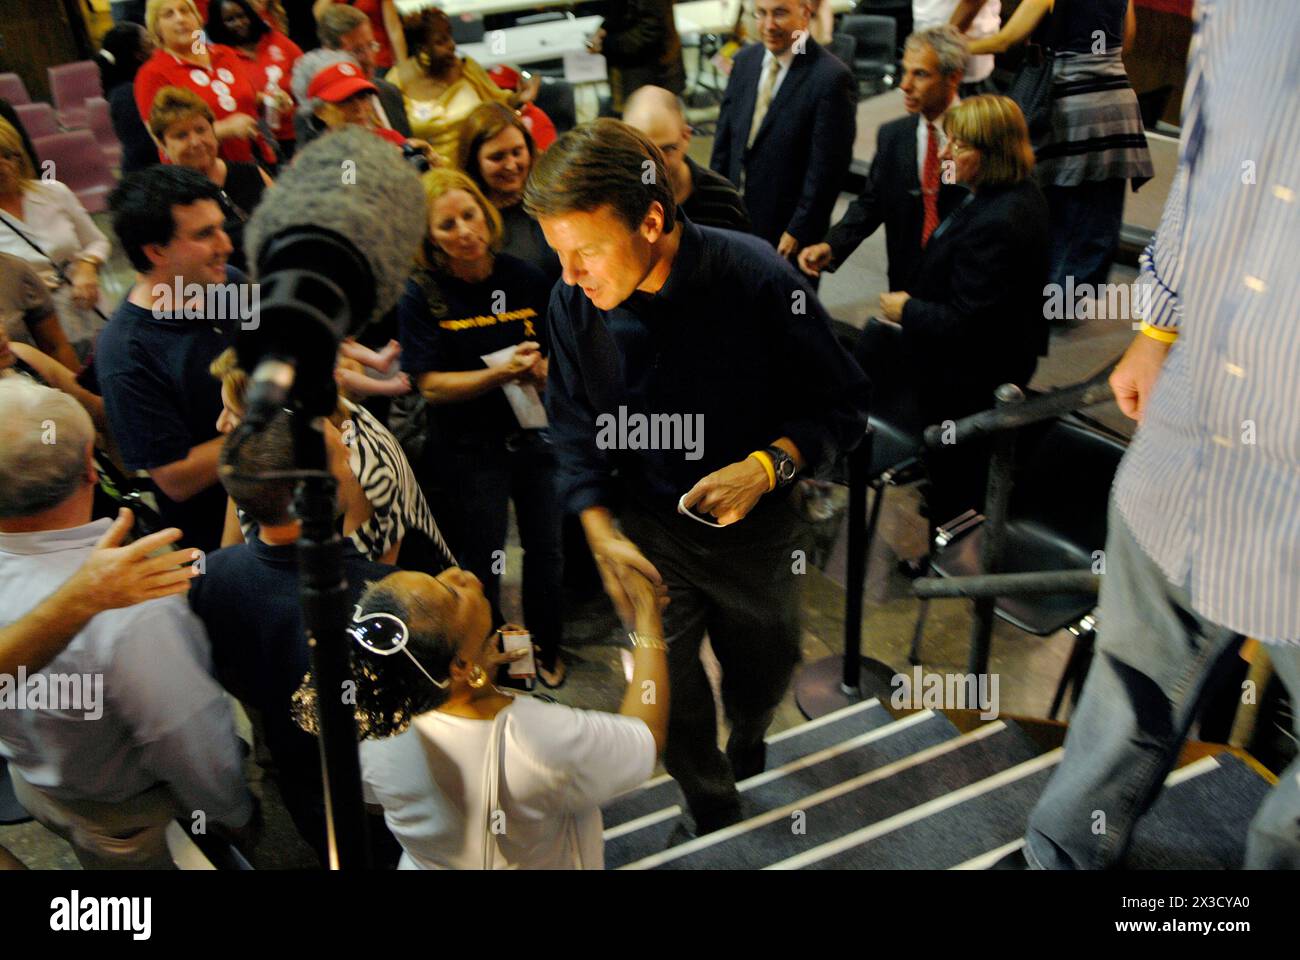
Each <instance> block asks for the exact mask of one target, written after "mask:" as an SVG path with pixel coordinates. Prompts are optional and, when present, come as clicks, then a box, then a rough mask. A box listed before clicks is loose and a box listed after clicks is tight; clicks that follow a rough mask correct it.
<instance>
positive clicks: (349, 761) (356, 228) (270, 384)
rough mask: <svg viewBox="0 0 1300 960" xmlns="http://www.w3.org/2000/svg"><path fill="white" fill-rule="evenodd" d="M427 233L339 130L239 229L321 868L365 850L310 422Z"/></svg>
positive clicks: (401, 169)
mask: <svg viewBox="0 0 1300 960" xmlns="http://www.w3.org/2000/svg"><path fill="white" fill-rule="evenodd" d="M427 229H428V228H427V222H426V220H425V213H424V196H423V191H422V190H421V187H420V181H419V178H418V177H417V176H416V174H415V173H414V171H413V170H412V169H411V167H410V166H409V165H408V164H406V163H405V162H404V161H403V160H402V159H401V155H400V153H399V152H398V151H397V150H395V149H394V148H393V146H392V144H389V143H387V142H385V141H384V140H382V139H380V138H378V137H376V136H374V134H372V133H371V132H370V131H368V130H363V129H361V128H349V129H347V130H343V131H339V132H334V133H329V134H326V135H325V136H323V137H321V138H320V139H319V140H317V141H315V142H313V143H311V144H309V145H308V146H306V147H305V148H304V149H303V150H302V151H300V152H299V154H298V156H297V157H295V159H294V163H293V165H292V166H291V167H289V169H288V170H286V171H285V172H284V173H283V174H282V175H281V177H280V180H279V181H278V182H277V184H276V185H275V186H274V187H273V188H271V189H270V190H268V191H267V195H266V198H265V199H264V200H263V201H262V203H261V204H260V205H259V206H258V209H257V211H256V212H255V213H254V214H253V217H252V218H251V219H250V221H249V224H248V228H247V229H246V231H245V242H246V246H247V253H248V254H249V260H250V262H253V263H255V264H256V273H257V278H258V283H259V288H260V289H259V301H260V311H259V317H258V322H257V324H255V325H254V326H253V327H252V328H251V329H248V330H245V331H244V332H243V333H241V334H240V336H239V338H238V340H237V342H236V349H237V352H238V355H239V361H240V366H241V367H243V369H245V370H248V371H250V372H252V374H253V376H252V383H251V385H250V389H249V395H248V404H247V408H248V409H247V412H246V417H245V424H244V425H243V426H241V429H244V428H247V429H249V430H256V429H259V428H260V426H264V425H265V424H266V423H268V422H269V421H270V419H271V417H273V416H274V415H275V414H276V412H277V411H278V410H280V409H281V408H282V407H284V406H286V404H287V405H288V406H289V407H290V408H291V409H292V412H293V417H292V423H293V427H292V429H293V444H294V461H295V466H296V469H295V471H294V474H295V475H297V476H300V477H301V482H300V484H299V486H298V489H297V491H296V497H295V500H294V505H295V511H296V513H297V515H298V518H299V519H300V520H301V522H302V531H301V534H300V535H299V539H298V569H299V592H300V598H301V604H302V619H303V627H304V629H305V630H306V633H307V637H308V643H309V645H310V651H311V665H312V675H313V677H314V678H315V685H316V709H317V736H318V743H319V746H320V755H321V776H322V780H323V784H324V788H325V821H326V831H327V834H326V840H327V850H328V856H329V863H328V864H327V866H328V867H329V868H330V869H336V870H337V869H366V868H368V867H369V866H370V844H369V838H368V830H367V825H366V814H365V803H364V801H363V799H362V793H361V759H360V752H359V751H358V748H357V729H356V717H355V714H354V711H353V703H354V698H351V697H348V696H346V693H347V691H348V687H347V686H346V684H347V683H348V682H349V681H351V680H352V679H353V677H352V667H351V656H350V654H351V650H350V648H349V644H350V642H351V641H350V640H349V639H348V636H347V634H346V632H345V629H346V625H347V623H348V620H349V617H350V614H351V611H350V610H349V609H348V604H347V599H348V584H347V581H346V579H345V578H344V573H343V541H342V540H341V538H340V537H339V534H338V529H337V527H336V525H335V494H336V488H337V484H336V482H335V480H334V478H333V477H332V476H331V475H330V473H329V470H328V457H327V452H326V447H325V429H324V419H325V418H327V417H330V416H333V414H334V412H335V410H336V409H337V405H338V391H337V386H336V384H335V381H334V363H335V356H336V351H337V349H338V342H339V339H340V338H341V337H345V336H351V335H353V334H355V333H356V332H357V331H358V330H360V329H361V327H363V326H364V325H365V324H366V323H367V322H368V321H370V320H371V319H375V318H378V317H380V316H383V315H384V314H385V313H386V312H387V311H388V310H389V309H390V308H391V307H392V306H393V305H394V304H395V303H396V301H397V298H398V296H399V295H400V293H401V290H402V287H403V285H404V284H405V282H406V277H407V274H408V273H409V270H410V264H411V261H412V257H413V255H414V253H415V252H416V250H417V249H418V247H419V244H420V242H421V240H422V239H423V237H424V236H425V233H426V231H427Z"/></svg>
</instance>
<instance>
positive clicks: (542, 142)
mask: <svg viewBox="0 0 1300 960" xmlns="http://www.w3.org/2000/svg"><path fill="white" fill-rule="evenodd" d="M519 119H520V120H522V121H523V123H524V126H525V127H527V128H528V132H529V133H531V134H532V135H533V143H535V144H536V145H537V149H538V152H540V151H542V150H545V149H546V148H547V147H549V146H550V145H551V144H553V143H554V142H555V138H556V136H557V134H556V132H555V124H553V123H552V122H551V118H550V117H548V116H547V115H546V113H545V111H543V110H541V109H539V108H537V107H535V106H533V105H532V104H531V103H525V104H524V106H523V109H521V110H520V111H519Z"/></svg>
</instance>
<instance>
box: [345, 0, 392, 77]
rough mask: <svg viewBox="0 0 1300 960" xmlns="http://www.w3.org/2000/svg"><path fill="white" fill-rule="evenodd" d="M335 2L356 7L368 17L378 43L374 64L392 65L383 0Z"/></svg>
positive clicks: (385, 67) (384, 67)
mask: <svg viewBox="0 0 1300 960" xmlns="http://www.w3.org/2000/svg"><path fill="white" fill-rule="evenodd" d="M334 2H335V3H346V4H347V5H348V6H350V7H356V8H357V9H358V10H360V11H361V12H362V13H364V14H365V15H366V16H367V17H369V18H370V27H371V29H372V30H373V31H374V34H375V42H376V43H378V44H379V50H378V51H376V53H375V66H376V67H378V68H379V69H380V70H387V69H388V68H389V67H391V66H392V65H393V45H392V44H391V43H390V42H389V40H388V28H387V27H385V26H384V4H383V0H334Z"/></svg>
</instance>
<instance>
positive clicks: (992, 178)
mask: <svg viewBox="0 0 1300 960" xmlns="http://www.w3.org/2000/svg"><path fill="white" fill-rule="evenodd" d="M943 130H944V133H946V134H947V135H948V138H949V139H950V140H952V139H956V140H961V141H962V142H963V143H967V144H969V145H970V146H972V147H974V148H975V149H977V150H979V152H980V169H979V173H978V174H976V177H975V182H974V186H976V187H985V186H997V185H1000V184H1011V183H1019V182H1020V181H1022V180H1026V179H1028V178H1029V177H1030V176H1031V175H1032V174H1033V172H1034V148H1033V146H1032V145H1031V144H1030V142H1029V127H1028V126H1027V125H1026V124H1025V115H1024V114H1023V113H1021V112H1020V107H1019V106H1018V105H1017V104H1016V102H1015V101H1014V100H1012V99H1011V98H1010V97H1003V96H998V95H997V94H987V93H986V94H981V95H980V96H977V97H971V98H970V99H969V100H963V101H961V102H960V103H958V104H957V105H956V106H953V107H951V108H949V110H948V112H947V113H945V114H944V115H943Z"/></svg>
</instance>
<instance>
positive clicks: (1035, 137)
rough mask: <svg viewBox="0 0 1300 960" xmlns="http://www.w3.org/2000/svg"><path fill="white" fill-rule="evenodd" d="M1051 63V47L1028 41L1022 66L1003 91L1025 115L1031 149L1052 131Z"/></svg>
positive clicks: (1052, 59) (1054, 60) (1052, 61)
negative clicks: (1007, 88)
mask: <svg viewBox="0 0 1300 960" xmlns="http://www.w3.org/2000/svg"><path fill="white" fill-rule="evenodd" d="M1055 62H1056V55H1055V54H1054V53H1053V52H1052V48H1051V47H1046V46H1040V45H1039V44H1036V43H1031V44H1029V45H1028V47H1027V48H1026V50H1025V59H1024V65H1023V66H1021V68H1020V72H1019V73H1017V74H1016V78H1015V80H1013V81H1012V82H1011V89H1010V90H1008V91H1007V96H1009V97H1010V98H1011V99H1012V100H1014V101H1016V104H1017V105H1018V106H1019V107H1020V111H1021V112H1022V113H1023V114H1024V115H1025V123H1026V124H1027V125H1028V126H1029V141H1030V143H1032V144H1034V147H1035V149H1037V147H1038V145H1039V144H1040V143H1042V141H1043V140H1044V139H1046V137H1047V135H1048V134H1050V133H1051V132H1052V67H1053V66H1054V64H1055Z"/></svg>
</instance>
